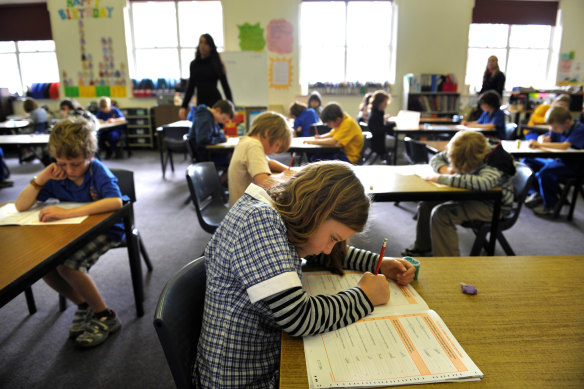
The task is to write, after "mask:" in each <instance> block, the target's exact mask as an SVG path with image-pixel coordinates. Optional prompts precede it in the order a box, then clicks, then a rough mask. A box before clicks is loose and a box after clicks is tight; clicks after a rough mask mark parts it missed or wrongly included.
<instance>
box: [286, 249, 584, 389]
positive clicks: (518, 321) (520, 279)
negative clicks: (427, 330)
mask: <svg viewBox="0 0 584 389" xmlns="http://www.w3.org/2000/svg"><path fill="white" fill-rule="evenodd" d="M420 262H421V267H420V277H419V279H418V280H417V281H414V282H413V283H412V285H413V286H414V288H415V289H416V290H417V291H418V292H419V293H420V295H421V296H422V298H423V299H424V300H425V301H426V303H428V306H429V307H430V309H433V310H435V311H436V312H437V313H438V314H439V315H440V316H441V317H442V319H443V320H444V322H445V323H446V325H447V326H448V328H449V329H450V331H451V332H452V333H453V334H454V336H455V337H456V339H457V340H458V341H459V342H460V344H461V345H462V347H463V348H464V350H465V351H466V352H467V353H468V355H469V356H470V357H471V358H472V360H473V361H474V362H475V363H476V364H477V366H478V367H479V369H481V371H482V372H483V373H484V374H485V376H484V378H483V379H482V380H481V381H476V382H466V383H464V384H462V383H440V384H432V385H429V386H430V387H435V388H459V389H460V388H475V387H477V388H478V387H481V388H483V387H487V388H497V389H499V388H582V387H584V310H583V309H582V304H583V303H584V279H583V278H582V274H584V256H582V255H580V256H578V255H573V256H554V257H545V256H531V257H527V256H522V257H457V258H428V259H424V258H421V259H420ZM460 282H465V283H470V284H472V285H474V286H475V287H477V289H478V294H477V295H476V296H468V295H465V294H462V293H461V291H460ZM306 374H307V373H306V362H305V359H304V348H303V343H302V338H292V337H290V336H289V335H287V334H283V335H282V354H281V359H280V388H281V389H288V388H307V387H308V379H307V376H306ZM429 386H428V385H424V386H423V387H424V388H426V387H429ZM409 387H412V388H413V387H416V388H417V387H419V386H418V385H415V386H409Z"/></svg>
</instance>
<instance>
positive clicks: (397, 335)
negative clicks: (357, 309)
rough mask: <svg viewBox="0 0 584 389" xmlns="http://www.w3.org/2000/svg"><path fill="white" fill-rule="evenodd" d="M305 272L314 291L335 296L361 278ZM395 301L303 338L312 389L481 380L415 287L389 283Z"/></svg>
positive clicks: (350, 274) (354, 274)
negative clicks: (342, 324)
mask: <svg viewBox="0 0 584 389" xmlns="http://www.w3.org/2000/svg"><path fill="white" fill-rule="evenodd" d="M361 276H362V273H360V272H352V271H348V272H346V273H345V275H344V276H342V277H341V276H338V275H335V274H331V273H326V272H314V273H310V272H307V273H304V276H303V280H302V284H303V287H304V289H305V290H306V291H307V292H308V293H309V294H310V295H318V294H329V295H330V294H335V293H338V292H339V291H342V290H347V289H349V288H351V287H353V286H355V285H357V283H358V282H359V279H360V278H361ZM389 289H390V296H391V297H390V300H389V302H388V303H387V304H385V305H381V306H376V307H375V310H374V311H373V313H371V314H370V315H369V316H366V317H365V318H363V319H361V320H359V321H357V322H355V323H353V324H350V325H348V326H346V327H343V328H340V329H338V330H335V331H331V332H327V333H323V334H319V335H313V336H306V337H304V354H305V357H306V370H307V372H308V381H309V386H310V388H333V387H360V388H363V387H377V386H395V385H409V384H424V383H435V382H460V381H473V380H479V379H481V378H482V377H483V373H482V372H481V370H480V369H479V368H478V367H477V366H476V365H475V363H474V362H473V361H472V359H471V358H470V357H469V356H468V354H467V353H466V352H465V351H464V349H463V348H462V346H461V345H460V344H459V343H458V341H457V340H456V338H455V337H454V335H452V333H451V332H450V330H449V329H448V327H447V326H446V324H445V323H444V321H442V319H441V318H440V316H439V315H438V314H437V313H436V312H435V311H433V310H431V309H429V307H428V305H427V304H426V302H425V301H424V300H423V299H422V297H421V296H420V295H419V294H418V292H416V290H415V289H414V288H413V287H412V286H411V285H407V286H399V285H397V284H396V283H394V282H393V281H390V284H389Z"/></svg>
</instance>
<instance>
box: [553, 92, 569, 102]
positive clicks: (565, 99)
mask: <svg viewBox="0 0 584 389" xmlns="http://www.w3.org/2000/svg"><path fill="white" fill-rule="evenodd" d="M557 103H562V104H566V105H570V95H568V94H565V93H562V94H561V95H559V96H558V97H556V98H555V99H554V101H553V102H552V104H554V105H555V104H557Z"/></svg>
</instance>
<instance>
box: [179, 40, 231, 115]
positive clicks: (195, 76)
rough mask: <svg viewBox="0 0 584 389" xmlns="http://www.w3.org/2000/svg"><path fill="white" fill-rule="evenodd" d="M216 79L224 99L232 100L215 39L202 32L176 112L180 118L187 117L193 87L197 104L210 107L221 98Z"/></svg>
mask: <svg viewBox="0 0 584 389" xmlns="http://www.w3.org/2000/svg"><path fill="white" fill-rule="evenodd" d="M217 81H221V86H222V87H223V92H224V93H225V99H227V100H229V101H231V102H233V97H232V96H231V89H230V88H229V84H228V83H227V76H226V75H225V66H224V65H223V62H222V61H221V57H219V53H218V52H217V46H215V41H214V40H213V37H212V36H211V35H209V34H203V35H201V37H200V38H199V46H198V47H197V53H196V55H195V59H194V60H193V61H192V62H191V66H190V77H189V83H188V84H187V90H186V92H185V97H184V99H183V103H182V106H181V108H180V110H179V112H178V116H179V117H180V119H181V120H185V119H186V117H187V110H188V108H189V104H190V102H191V98H192V97H193V92H194V90H195V88H197V105H201V104H205V105H206V106H208V107H212V106H213V104H215V103H216V102H217V101H219V100H221V99H222V97H221V93H219V89H217Z"/></svg>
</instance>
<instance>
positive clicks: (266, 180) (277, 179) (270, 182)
mask: <svg viewBox="0 0 584 389" xmlns="http://www.w3.org/2000/svg"><path fill="white" fill-rule="evenodd" d="M270 168H271V166H270ZM281 173H282V174H275V175H271V174H267V173H260V174H258V175H256V176H255V177H254V178H253V183H254V184H256V185H258V186H261V187H262V188H264V189H268V188H270V187H272V186H274V185H276V184H279V183H281V182H284V181H287V180H289V179H290V177H292V176H293V175H294V173H295V171H294V170H292V169H288V167H287V166H284V170H282V171H281Z"/></svg>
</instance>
